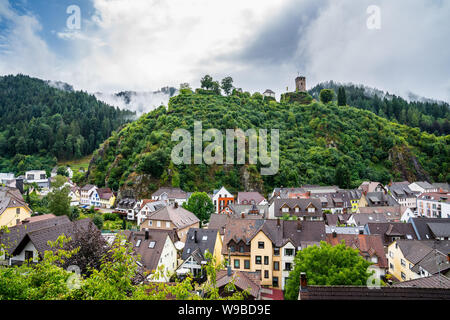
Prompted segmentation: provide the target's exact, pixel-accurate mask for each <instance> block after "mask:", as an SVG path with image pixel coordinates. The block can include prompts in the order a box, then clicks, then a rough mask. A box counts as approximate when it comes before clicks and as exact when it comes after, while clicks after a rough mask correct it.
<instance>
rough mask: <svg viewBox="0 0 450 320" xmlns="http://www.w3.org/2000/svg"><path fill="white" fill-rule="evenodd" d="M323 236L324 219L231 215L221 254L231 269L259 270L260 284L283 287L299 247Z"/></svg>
mask: <svg viewBox="0 0 450 320" xmlns="http://www.w3.org/2000/svg"><path fill="white" fill-rule="evenodd" d="M322 240H325V223H324V222H323V221H300V220H298V221H293V220H289V221H285V220H280V219H277V220H262V219H261V220H246V219H241V220H239V219H230V220H228V223H227V225H226V227H225V234H224V241H223V246H222V254H223V255H224V257H226V259H227V260H228V262H229V263H230V265H231V267H232V269H233V270H242V271H252V272H255V271H256V272H258V273H260V274H261V285H263V286H268V287H272V288H277V289H281V290H283V289H284V286H285V284H286V279H287V277H288V276H289V272H290V271H291V270H292V268H293V265H294V257H295V254H296V252H297V251H298V250H301V249H302V248H306V247H308V246H310V245H318V244H319V243H320V241H322Z"/></svg>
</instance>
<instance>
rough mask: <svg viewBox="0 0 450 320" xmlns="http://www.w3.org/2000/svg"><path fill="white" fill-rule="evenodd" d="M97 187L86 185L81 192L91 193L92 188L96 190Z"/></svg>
mask: <svg viewBox="0 0 450 320" xmlns="http://www.w3.org/2000/svg"><path fill="white" fill-rule="evenodd" d="M94 187H95V186H94V185H92V184H87V185H85V186H83V187H82V188H81V191H89V190H91V189H92V188H94Z"/></svg>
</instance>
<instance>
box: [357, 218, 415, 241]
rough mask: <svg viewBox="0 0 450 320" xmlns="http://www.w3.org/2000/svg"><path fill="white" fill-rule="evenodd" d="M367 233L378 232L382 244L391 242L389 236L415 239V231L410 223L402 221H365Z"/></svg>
mask: <svg viewBox="0 0 450 320" xmlns="http://www.w3.org/2000/svg"><path fill="white" fill-rule="evenodd" d="M366 226H367V230H368V232H369V234H379V235H381V236H382V237H383V244H384V245H385V246H388V245H389V244H391V241H390V237H401V238H402V239H408V236H410V237H411V239H417V236H416V233H415V232H414V228H413V226H412V224H411V223H403V222H384V223H382V222H381V223H377V222H369V223H367V225H366Z"/></svg>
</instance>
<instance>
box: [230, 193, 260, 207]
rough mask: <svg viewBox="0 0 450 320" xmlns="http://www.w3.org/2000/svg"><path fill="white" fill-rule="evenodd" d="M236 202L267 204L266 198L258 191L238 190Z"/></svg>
mask: <svg viewBox="0 0 450 320" xmlns="http://www.w3.org/2000/svg"><path fill="white" fill-rule="evenodd" d="M236 204H242V205H252V204H255V205H265V204H267V200H266V198H264V197H263V196H262V194H260V193H259V192H238V195H237V199H236Z"/></svg>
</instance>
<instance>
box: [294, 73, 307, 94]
mask: <svg viewBox="0 0 450 320" xmlns="http://www.w3.org/2000/svg"><path fill="white" fill-rule="evenodd" d="M295 91H297V92H306V78H305V77H303V76H299V77H297V78H295Z"/></svg>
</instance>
